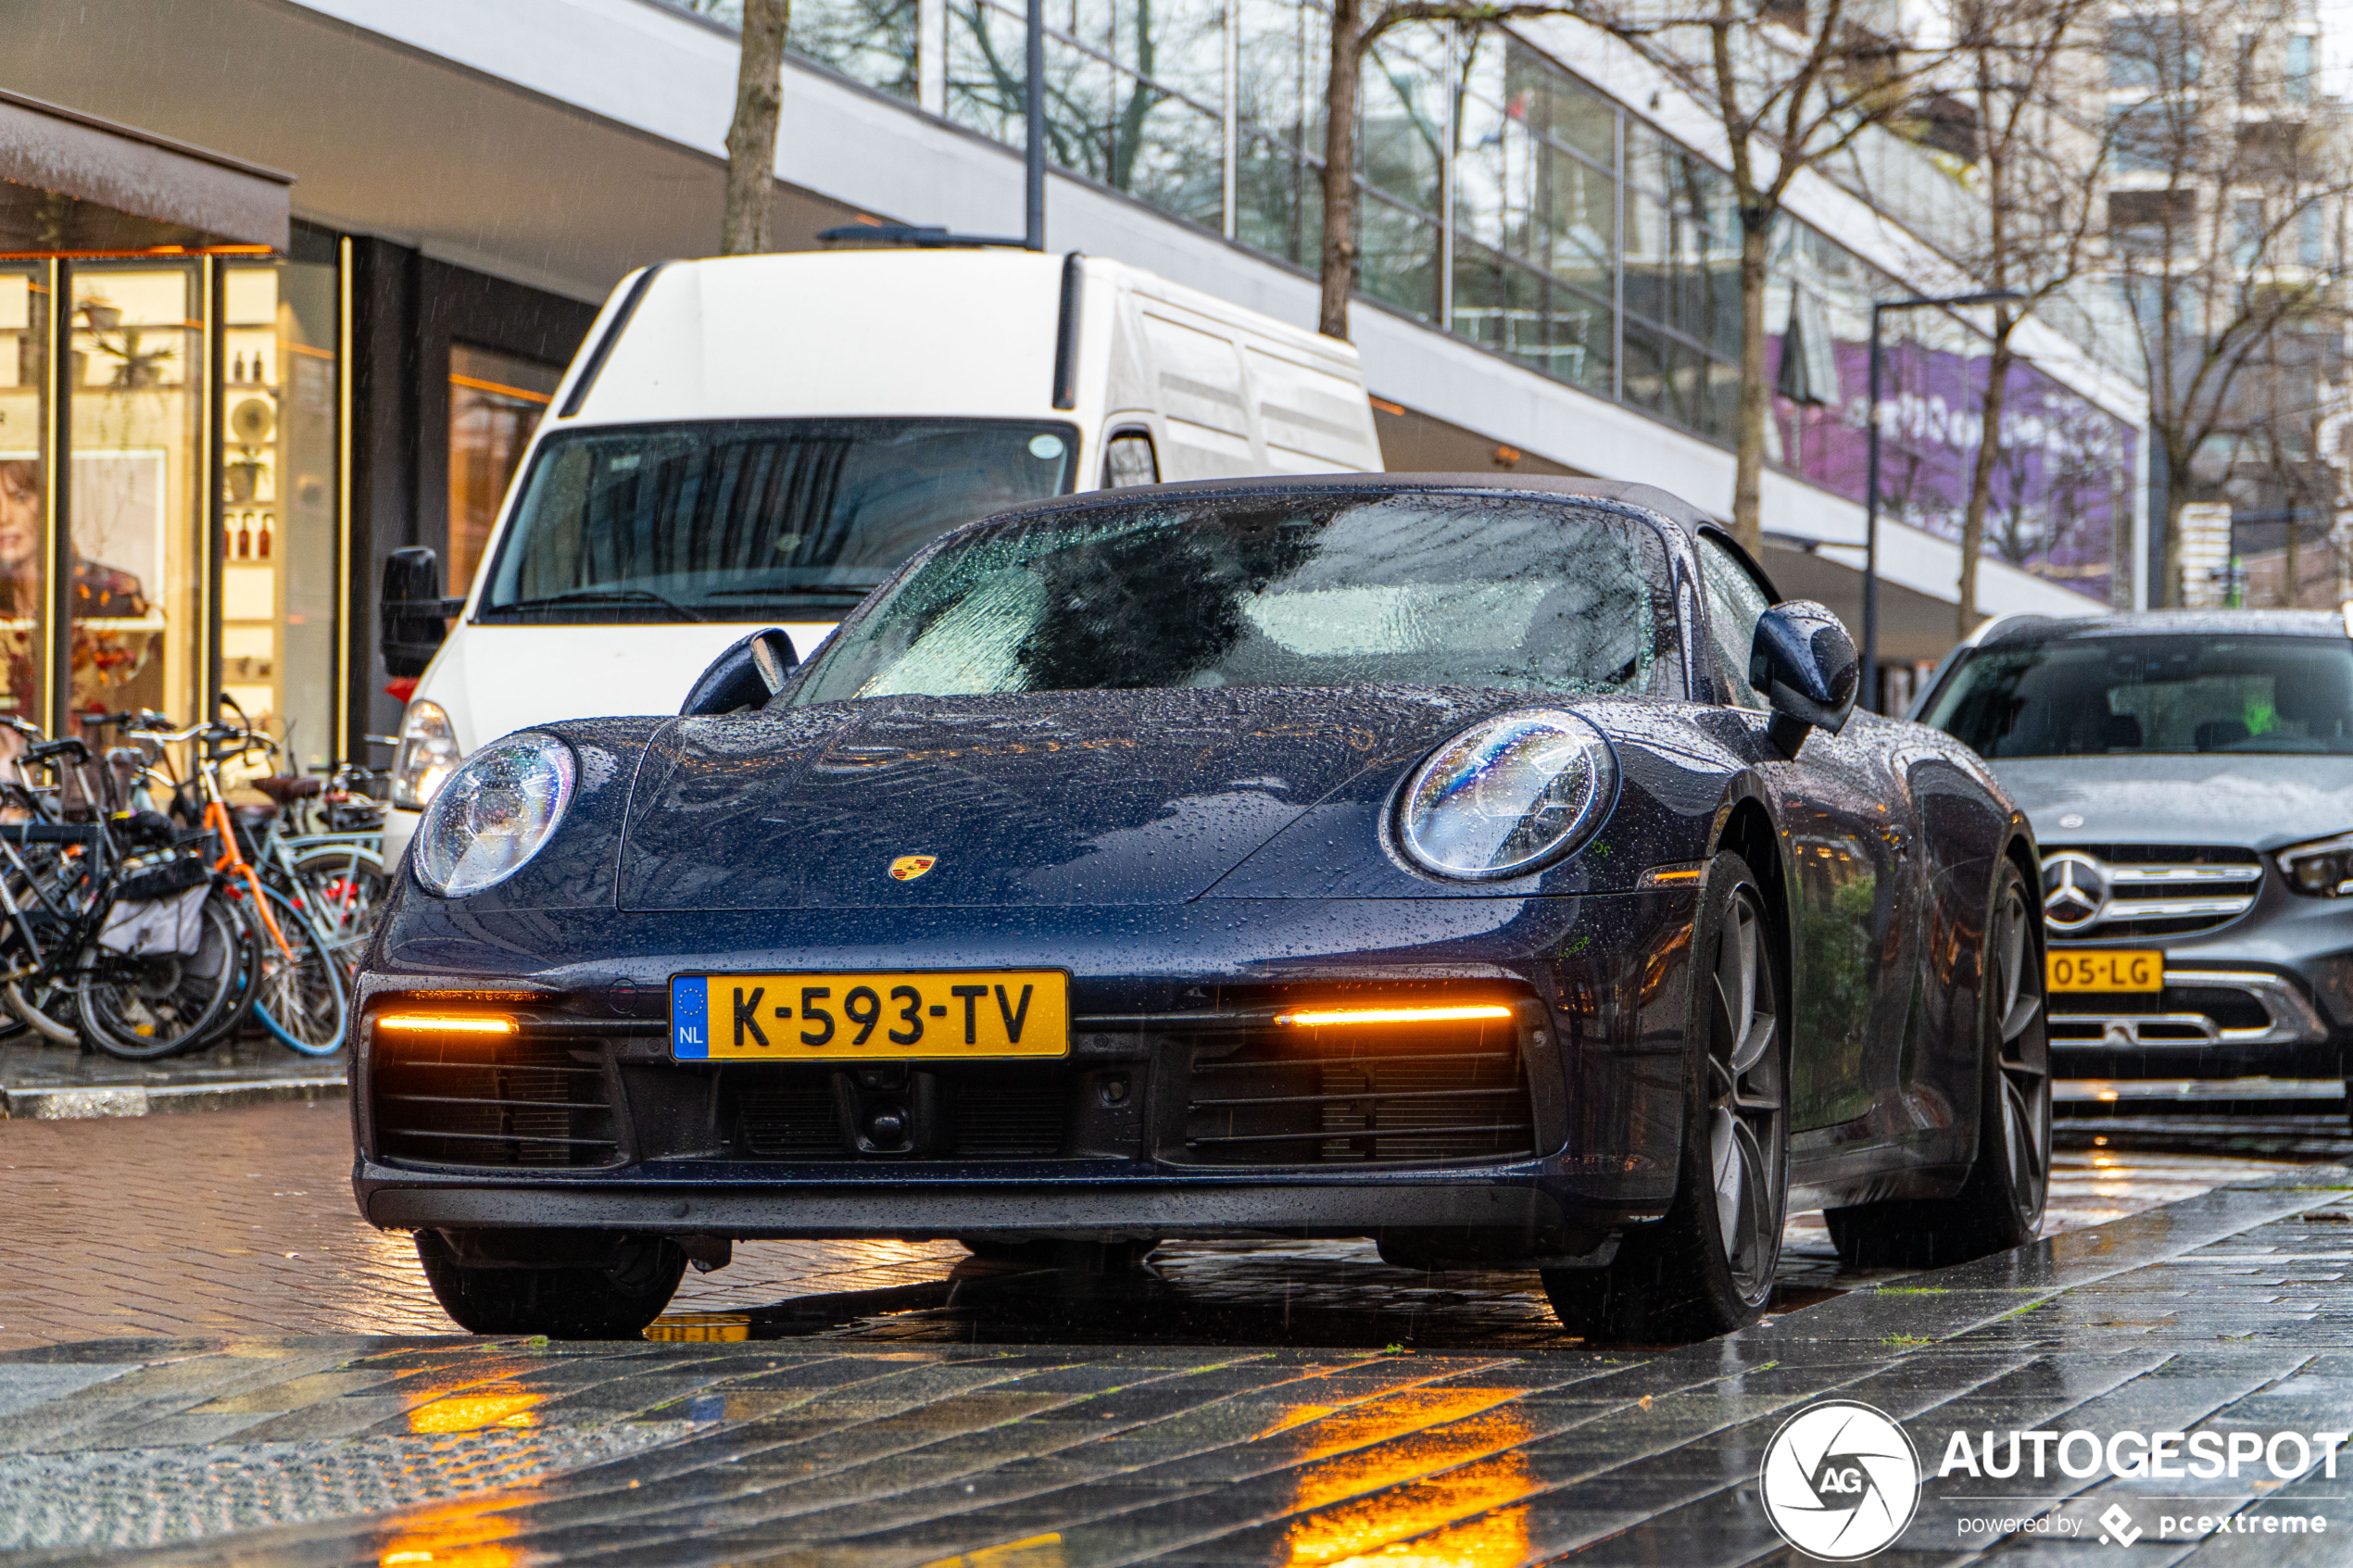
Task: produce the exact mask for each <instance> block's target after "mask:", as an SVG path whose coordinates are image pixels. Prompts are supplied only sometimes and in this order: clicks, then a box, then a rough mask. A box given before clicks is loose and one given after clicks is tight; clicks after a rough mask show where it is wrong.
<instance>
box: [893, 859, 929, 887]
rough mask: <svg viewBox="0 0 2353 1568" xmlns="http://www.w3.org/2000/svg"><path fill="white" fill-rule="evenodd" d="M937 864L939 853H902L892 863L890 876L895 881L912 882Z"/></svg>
mask: <svg viewBox="0 0 2353 1568" xmlns="http://www.w3.org/2000/svg"><path fill="white" fill-rule="evenodd" d="M937 864H939V857H938V856H937V855H901V856H900V857H899V859H896V860H893V861H891V863H890V878H891V880H892V881H893V882H912V881H914V880H915V879H916V878H917V877H919V876H921V875H923V874H924V872H927V871H929V870H931V869H932V867H934V866H936V865H937Z"/></svg>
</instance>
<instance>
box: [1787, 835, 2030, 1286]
mask: <svg viewBox="0 0 2353 1568" xmlns="http://www.w3.org/2000/svg"><path fill="white" fill-rule="evenodd" d="M2038 909H2039V906H2038V905H2037V904H2036V902H2035V901H2034V900H2033V899H2032V898H2031V897H2029V896H2028V894H2027V887H2026V878H2025V876H2024V875H2023V874H2022V873H2021V872H2020V871H2019V869H2018V867H2017V866H2016V865H2015V864H2013V863H2012V862H2011V861H2010V859H2009V858H2008V857H2007V856H2005V857H2003V859H2002V862H2001V870H2000V871H1999V872H1995V874H1994V894H1993V899H1992V904H1991V908H1990V909H1989V910H1988V913H1987V919H1986V922H1985V947H1984V949H1983V951H1982V953H1981V954H1980V956H1979V970H1978V972H1979V974H1980V975H1981V977H1982V985H1981V986H1980V993H1981V995H1980V998H1979V1025H1978V1041H1979V1045H1978V1063H1979V1065H1978V1071H1979V1082H1980V1085H1981V1088H1980V1095H1979V1104H1978V1117H1977V1158H1976V1160H1975V1163H1973V1164H1972V1165H1971V1166H1970V1168H1969V1180H1968V1182H1967V1183H1966V1184H1964V1185H1962V1187H1961V1190H1960V1191H1959V1192H1958V1193H1957V1194H1956V1195H1955V1196H1953V1197H1951V1198H1894V1199H1891V1200H1889V1201H1886V1202H1882V1203H1858V1204H1854V1205H1851V1206H1849V1207H1847V1208H1843V1209H1830V1210H1824V1211H1823V1216H1822V1217H1823V1218H1824V1219H1825V1220H1827V1221H1828V1222H1829V1223H1830V1232H1831V1241H1832V1242H1833V1243H1835V1244H1836V1245H1837V1248H1838V1256H1839V1261H1841V1262H1843V1263H1844V1264H1845V1265H1846V1266H1847V1267H1849V1268H1856V1269H1871V1268H1881V1269H1903V1268H1911V1269H1939V1268H1944V1267H1946V1266H1948V1265H1950V1264H1953V1263H1966V1262H1968V1261H1969V1260H1970V1259H1972V1258H1982V1257H1985V1256H1986V1255H1987V1254H1989V1253H1994V1252H2006V1251H2007V1250H2009V1249H2010V1248H2013V1247H2023V1246H2025V1245H2026V1244H2027V1243H2028V1242H2030V1241H2032V1240H2033V1239H2034V1237H2035V1236H2036V1235H2037V1234H2039V1233H2040V1232H2041V1230H2042V1228H2043V1207H2044V1205H2045V1202H2047V1201H2048V1199H2049V1197H2050V1183H2051V1047H2050V1035H2049V1022H2048V1020H2047V1018H2046V1017H2045V1007H2044V1001H2045V997H2044V994H2043V988H2044V981H2045V974H2044V967H2043V936H2042V929H2041V927H2042V922H2041V921H2040V920H2038V919H2037V918H2035V917H2036V912H2037V910H2038Z"/></svg>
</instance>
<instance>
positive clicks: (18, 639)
mask: <svg viewBox="0 0 2353 1568" xmlns="http://www.w3.org/2000/svg"><path fill="white" fill-rule="evenodd" d="M47 278H48V270H47V269H46V268H44V267H42V266H41V265H39V264H38V263H32V264H23V263H15V264H6V265H5V267H0V715H5V716H6V717H7V718H11V719H26V720H30V721H32V722H34V723H40V722H41V721H43V718H44V714H45V711H46V703H45V699H44V691H45V683H46V671H47V668H48V662H49V659H48V644H47V641H46V639H45V638H44V637H43V635H42V628H43V627H44V625H45V624H46V617H45V615H44V604H43V596H42V592H41V581H42V577H41V568H42V543H43V540H44V537H45V536H46V533H47V529H48V492H47V487H46V486H45V485H44V484H43V483H42V478H41V476H42V470H43V465H44V461H45V448H46V446H47V445H48V442H47V438H46V432H47V429H48V408H49V395H48V382H49V375H48V363H49V290H48V288H47V286H46V283H47ZM12 749H13V748H12Z"/></svg>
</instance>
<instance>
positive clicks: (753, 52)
mask: <svg viewBox="0 0 2353 1568" xmlns="http://www.w3.org/2000/svg"><path fill="white" fill-rule="evenodd" d="M790 11H791V4H790V0H744V41H743V54H742V57H741V58H740V59H739V60H738V62H737V63H736V118H735V119H733V120H731V121H729V122H728V126H727V196H726V207H725V208H724V211H723V213H722V215H721V217H720V220H719V254H720V255H722V256H758V255H760V254H761V253H762V252H764V251H769V250H773V249H774V248H775V215H776V117H777V115H778V113H779V112H780V111H781V110H782V109H783V107H784V103H785V88H784V82H783V73H784V65H785V22H786V18H787V16H788V15H789V14H790Z"/></svg>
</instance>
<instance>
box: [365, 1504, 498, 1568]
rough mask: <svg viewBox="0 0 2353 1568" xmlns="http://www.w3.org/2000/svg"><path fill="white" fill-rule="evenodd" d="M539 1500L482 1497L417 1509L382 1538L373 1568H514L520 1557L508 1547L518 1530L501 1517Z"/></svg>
mask: <svg viewBox="0 0 2353 1568" xmlns="http://www.w3.org/2000/svg"><path fill="white" fill-rule="evenodd" d="M537 1496H538V1494H537V1493H536V1492H531V1491H509V1492H486V1493H484V1494H483V1495H482V1496H481V1497H476V1498H468V1499H465V1500H464V1501H462V1502H449V1503H442V1504H440V1505H438V1506H436V1507H434V1508H422V1509H419V1510H418V1511H417V1512H414V1513H411V1514H409V1515H408V1516H407V1517H405V1518H403V1519H401V1520H399V1521H398V1522H397V1523H396V1524H393V1525H392V1526H391V1527H390V1528H389V1529H388V1530H387V1531H386V1532H385V1534H384V1537H383V1544H382V1545H381V1546H379V1547H378V1548H377V1549H376V1568H517V1565H518V1564H520V1563H521V1562H522V1561H523V1552H522V1548H521V1547H520V1546H519V1545H514V1544H510V1543H511V1542H513V1539H514V1537H516V1536H517V1535H518V1534H520V1533H521V1531H522V1525H521V1524H518V1523H516V1521H515V1520H514V1518H513V1517H512V1516H511V1515H510V1514H509V1513H507V1512H504V1511H505V1510H507V1509H510V1508H513V1507H516V1506H518V1505H520V1504H522V1503H527V1502H530V1501H531V1500H533V1499H535V1498H536V1497H537Z"/></svg>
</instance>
